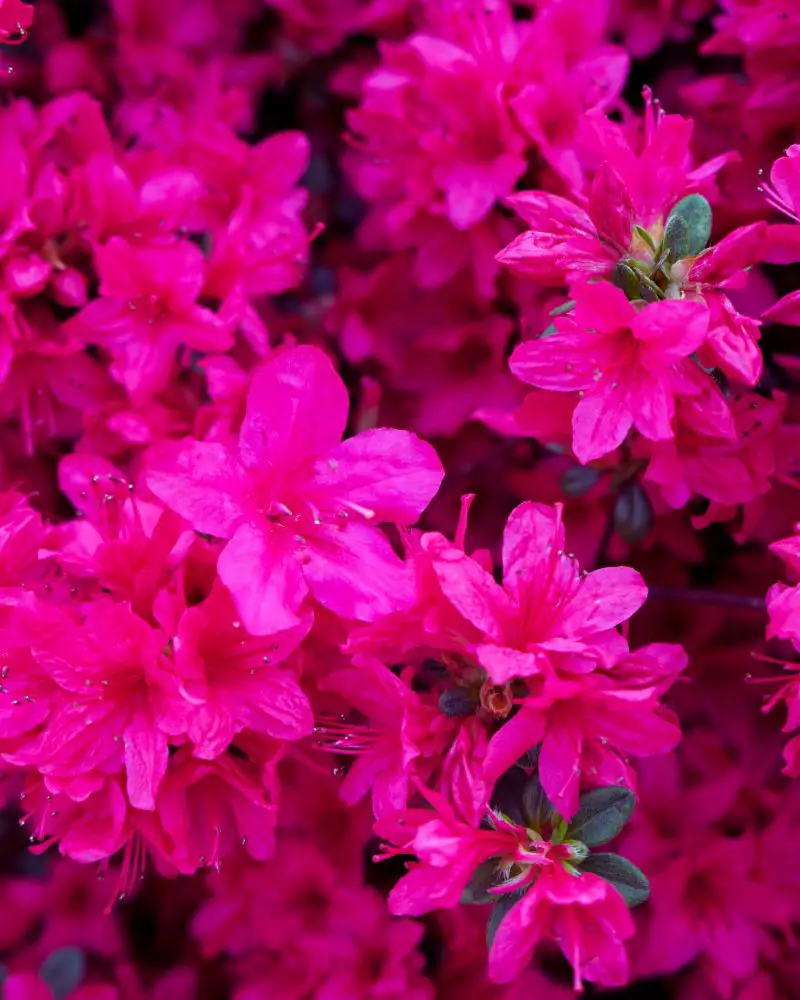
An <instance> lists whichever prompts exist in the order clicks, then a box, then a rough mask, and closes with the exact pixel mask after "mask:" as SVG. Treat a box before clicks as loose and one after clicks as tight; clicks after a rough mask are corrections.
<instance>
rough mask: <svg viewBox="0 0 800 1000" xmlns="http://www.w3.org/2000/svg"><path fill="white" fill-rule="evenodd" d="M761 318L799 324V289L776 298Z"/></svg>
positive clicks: (788, 324)
mask: <svg viewBox="0 0 800 1000" xmlns="http://www.w3.org/2000/svg"><path fill="white" fill-rule="evenodd" d="M798 228H800V227H798ZM762 319H765V320H767V321H768V322H770V323H785V324H786V325H787V326H800V289H799V290H798V291H795V292H789V294H788V295H784V296H783V298H782V299H778V301H777V302H776V303H775V305H774V306H770V308H769V309H767V310H766V312H765V313H764V314H763V316H762Z"/></svg>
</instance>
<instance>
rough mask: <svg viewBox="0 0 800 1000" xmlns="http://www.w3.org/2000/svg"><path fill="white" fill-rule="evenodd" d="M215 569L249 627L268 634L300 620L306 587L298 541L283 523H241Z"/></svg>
mask: <svg viewBox="0 0 800 1000" xmlns="http://www.w3.org/2000/svg"><path fill="white" fill-rule="evenodd" d="M217 570H218V572H219V577H220V579H221V580H222V582H223V583H224V584H225V586H226V587H227V588H228V590H230V592H231V594H232V595H233V599H234V601H235V603H236V607H237V609H238V611H239V614H240V615H241V616H242V622H243V623H244V626H245V628H246V629H247V630H248V632H252V634H253V635H272V634H273V633H275V632H281V631H283V630H284V629H288V628H293V627H294V626H295V625H297V624H299V622H300V619H299V618H298V616H297V613H296V612H297V610H298V609H299V607H300V605H301V604H302V602H303V598H304V597H305V596H306V593H307V592H308V588H307V587H306V584H305V581H304V580H303V574H302V572H301V563H300V554H299V552H298V550H297V543H296V542H295V540H294V539H293V537H292V535H291V534H290V533H289V532H288V531H286V530H285V529H283V528H277V527H275V528H270V527H269V526H268V525H266V524H265V525H263V526H254V525H251V524H243V525H241V527H239V528H238V530H237V531H236V534H235V535H234V536H233V538H232V539H231V540H230V542H228V544H227V545H226V546H225V548H224V549H223V551H222V554H221V555H220V557H219V562H218V564H217Z"/></svg>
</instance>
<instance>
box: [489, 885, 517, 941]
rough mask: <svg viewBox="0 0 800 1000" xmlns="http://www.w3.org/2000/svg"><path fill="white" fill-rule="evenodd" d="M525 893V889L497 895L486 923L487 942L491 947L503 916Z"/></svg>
mask: <svg viewBox="0 0 800 1000" xmlns="http://www.w3.org/2000/svg"><path fill="white" fill-rule="evenodd" d="M524 895H525V890H523V891H522V892H507V893H504V894H503V895H502V896H499V897H496V898H497V902H496V903H495V904H494V906H493V907H492V912H491V914H490V916H489V922H488V923H487V925H486V944H487V945H488V947H489V948H491V947H492V944H493V942H494V936H495V934H497V929H498V927H499V926H500V924H501V923H502V922H503V918H504V917H505V916H506V914H507V913H508V912H509V910H510V909H511V908H512V907H513V906H514V904H515V903H518V902H519V901H520V900H521V899H522V897H523V896H524Z"/></svg>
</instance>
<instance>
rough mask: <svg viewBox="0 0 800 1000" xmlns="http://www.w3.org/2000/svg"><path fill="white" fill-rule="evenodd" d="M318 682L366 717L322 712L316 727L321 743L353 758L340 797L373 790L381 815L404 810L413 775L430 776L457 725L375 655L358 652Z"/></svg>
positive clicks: (354, 796) (350, 797)
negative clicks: (355, 718) (345, 665)
mask: <svg viewBox="0 0 800 1000" xmlns="http://www.w3.org/2000/svg"><path fill="white" fill-rule="evenodd" d="M319 684H320V689H321V690H322V691H331V692H336V693H337V694H339V695H341V697H342V698H343V699H344V701H345V702H346V704H348V705H350V706H352V708H354V709H355V710H356V712H357V713H359V714H360V715H361V716H363V717H364V719H365V720H366V722H365V723H361V724H360V723H359V722H357V721H348V719H347V718H341V719H334V718H333V717H328V716H326V717H324V718H320V717H318V719H317V724H316V725H315V727H314V733H315V740H316V742H317V744H318V745H319V746H320V747H323V748H324V749H327V750H330V751H332V752H333V753H337V754H342V755H343V756H352V757H353V758H354V761H353V764H352V767H350V768H349V769H348V772H347V777H346V778H345V780H344V782H343V783H342V786H341V796H342V798H343V799H344V800H345V802H347V803H349V804H350V805H353V804H355V803H356V802H358V801H359V800H360V799H362V798H363V797H364V795H366V793H367V792H368V791H369V790H370V789H372V807H373V811H374V813H375V816H376V818H377V819H380V818H381V816H382V815H384V814H386V813H389V812H397V811H398V810H401V809H404V808H405V806H406V802H407V799H408V794H409V787H410V785H411V782H412V781H413V778H414V775H417V776H419V777H422V778H423V779H425V778H427V776H428V772H429V771H430V770H431V769H432V767H433V766H435V764H436V763H438V760H439V759H440V757H441V755H442V753H443V752H444V749H445V747H446V745H447V741H448V739H449V738H450V736H451V734H452V730H453V724H452V723H451V722H450V720H448V719H446V718H444V717H443V716H442V713H441V712H440V711H439V710H438V708H437V707H436V705H435V704H426V703H425V702H424V701H423V700H422V699H421V698H420V696H419V695H417V694H416V693H415V692H414V691H413V690H412V689H411V688H410V687H409V686H408V683H407V681H406V679H404V678H403V677H397V676H396V675H395V674H394V673H393V672H392V671H391V670H390V669H389V668H388V667H387V666H385V665H384V664H383V663H381V662H380V661H379V660H376V659H374V658H372V657H356V658H355V659H354V661H353V666H352V667H350V668H344V669H340V670H332V671H331V672H330V673H329V674H327V675H326V676H324V677H323V678H322V679H321V680H320V682H319ZM425 758H432V760H430V761H428V760H426V759H425Z"/></svg>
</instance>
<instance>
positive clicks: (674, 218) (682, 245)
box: [663, 212, 692, 261]
mask: <svg viewBox="0 0 800 1000" xmlns="http://www.w3.org/2000/svg"><path fill="white" fill-rule="evenodd" d="M691 245H692V235H691V233H690V232H689V224H688V223H687V221H686V219H684V218H683V216H682V215H675V213H674V212H673V213H672V215H671V216H670V217H669V218H668V219H667V225H666V228H665V229H664V242H663V248H664V250H665V251H666V253H667V256H668V257H669V259H670V260H672V261H675V260H683V258H684V257H688V256H689V247H690V246H691Z"/></svg>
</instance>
